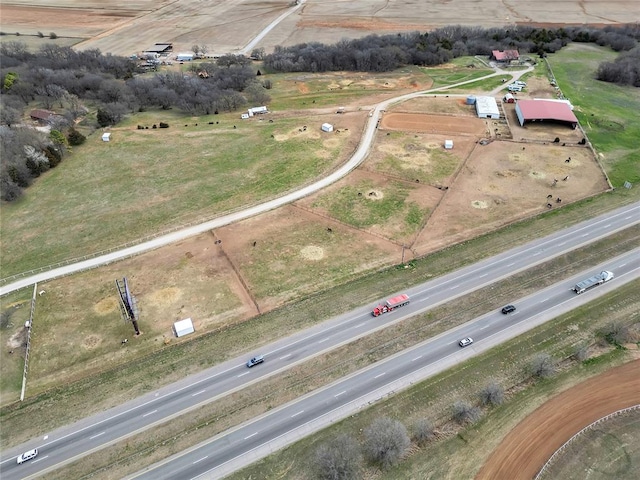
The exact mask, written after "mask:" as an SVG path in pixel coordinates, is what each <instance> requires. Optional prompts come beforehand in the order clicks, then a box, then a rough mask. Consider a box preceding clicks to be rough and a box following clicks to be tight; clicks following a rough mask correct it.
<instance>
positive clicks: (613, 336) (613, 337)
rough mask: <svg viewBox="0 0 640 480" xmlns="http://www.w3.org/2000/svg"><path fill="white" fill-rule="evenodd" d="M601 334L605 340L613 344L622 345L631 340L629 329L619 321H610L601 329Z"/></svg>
mask: <svg viewBox="0 0 640 480" xmlns="http://www.w3.org/2000/svg"><path fill="white" fill-rule="evenodd" d="M602 336H603V337H604V338H606V340H607V342H609V343H613V344H615V345H622V344H623V343H628V342H630V341H632V340H633V338H632V335H631V331H630V330H629V328H628V327H626V326H625V325H622V324H621V323H619V322H612V323H610V324H608V325H607V326H606V327H604V329H603V330H602Z"/></svg>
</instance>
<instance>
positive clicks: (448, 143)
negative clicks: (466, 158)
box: [444, 140, 453, 150]
mask: <svg viewBox="0 0 640 480" xmlns="http://www.w3.org/2000/svg"><path fill="white" fill-rule="evenodd" d="M444 148H446V149H447V150H451V149H452V148H453V140H445V141H444Z"/></svg>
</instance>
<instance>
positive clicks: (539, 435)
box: [476, 360, 640, 480]
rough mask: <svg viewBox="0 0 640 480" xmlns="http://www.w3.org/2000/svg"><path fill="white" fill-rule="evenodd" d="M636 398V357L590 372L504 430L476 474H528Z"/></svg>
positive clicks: (639, 384)
mask: <svg viewBox="0 0 640 480" xmlns="http://www.w3.org/2000/svg"><path fill="white" fill-rule="evenodd" d="M638 404H640V360H634V361H632V362H629V363H626V364H624V365H622V366H620V367H616V368H614V369H612V370H609V371H607V372H606V373H603V374H601V375H598V376H596V377H593V378H590V379H589V380H587V381H585V382H582V383H581V384H579V385H576V386H575V387H573V388H570V389H569V390H567V391H565V392H562V393H561V394H560V395H558V396H556V397H554V398H552V399H551V400H549V401H548V402H546V403H545V404H544V405H542V406H541V407H539V408H538V409H537V410H536V411H534V412H533V413H532V414H531V415H529V416H528V417H527V418H525V419H524V420H523V421H522V422H520V423H519V424H518V425H517V426H516V428H514V429H513V430H511V431H510V432H509V433H508V434H507V436H506V437H505V438H504V440H502V443H501V444H500V445H499V446H498V447H497V448H496V449H495V450H494V451H493V453H492V454H491V455H490V456H489V459H488V460H487V462H486V463H485V464H484V466H483V467H482V469H481V470H480V472H479V473H478V475H477V476H476V480H496V479H527V480H528V479H531V478H533V477H534V476H535V475H536V474H537V473H538V471H539V470H540V469H541V468H542V466H543V465H544V463H545V462H546V461H547V460H548V459H549V457H551V455H553V453H554V452H555V451H556V450H557V449H558V448H560V447H561V446H562V444H564V443H565V442H566V441H567V440H569V439H570V438H571V437H572V436H573V435H575V434H576V433H578V432H579V431H580V430H582V429H583V428H584V427H586V426H588V425H589V424H591V423H593V422H595V421H596V420H598V419H599V418H602V417H604V416H606V415H608V414H609V413H613V412H615V411H616V410H620V409H623V408H627V407H631V406H634V405H638Z"/></svg>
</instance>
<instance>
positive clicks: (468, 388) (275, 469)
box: [229, 282, 639, 480]
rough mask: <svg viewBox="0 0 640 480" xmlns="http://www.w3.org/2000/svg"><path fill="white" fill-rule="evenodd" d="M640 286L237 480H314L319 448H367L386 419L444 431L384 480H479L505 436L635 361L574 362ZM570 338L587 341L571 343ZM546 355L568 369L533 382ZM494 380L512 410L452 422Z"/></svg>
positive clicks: (612, 352) (614, 353) (631, 303)
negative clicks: (533, 368)
mask: <svg viewBox="0 0 640 480" xmlns="http://www.w3.org/2000/svg"><path fill="white" fill-rule="evenodd" d="M638 285H639V283H638V282H633V283H632V284H628V285H626V286H625V287H623V288H621V289H619V290H618V291H616V292H614V293H612V294H611V295H607V296H606V298H603V297H601V298H600V299H598V300H596V301H594V302H592V304H590V305H588V306H585V307H583V308H580V309H578V310H575V311H574V312H571V313H569V314H567V315H564V316H562V317H559V318H557V319H555V320H553V321H551V322H549V323H547V324H545V325H543V326H541V327H538V328H537V329H535V330H533V331H531V332H529V333H526V334H524V335H522V336H520V337H518V338H516V339H514V340H512V341H510V342H507V343H505V344H502V345H500V346H498V347H496V348H494V349H492V350H491V351H489V352H487V353H485V354H482V355H480V356H478V357H475V358H473V359H471V360H469V361H466V362H464V363H463V364H460V365H458V366H456V367H454V368H452V369H450V370H448V371H447V372H444V373H442V374H440V375H437V376H435V377H433V378H430V379H427V380H425V381H423V382H420V383H419V384H416V385H414V386H413V387H411V388H410V389H408V390H406V391H404V392H400V393H398V394H396V395H394V396H393V397H391V398H390V399H388V400H384V401H381V402H379V403H377V404H375V405H373V406H372V407H370V408H368V409H366V410H363V411H361V412H359V413H357V414H355V415H352V416H351V417H350V418H349V419H347V420H344V421H342V422H339V423H337V424H335V425H332V426H331V427H328V428H326V429H324V430H322V431H321V432H318V433H316V434H313V435H311V436H309V437H307V438H305V439H303V440H301V441H299V442H297V443H296V444H293V445H291V446H289V447H287V448H285V449H283V450H282V451H280V452H277V453H276V454H274V455H271V456H270V457H267V458H266V459H264V460H261V461H259V462H256V463H255V464H253V465H251V466H250V467H247V468H245V469H243V470H241V471H239V472H237V473H235V474H233V475H231V476H229V478H230V479H232V480H235V479H238V480H239V479H241V478H270V476H271V475H278V474H280V475H282V478H287V479H291V480H298V479H304V478H309V474H310V472H309V470H308V468H309V466H308V461H309V459H311V457H312V455H313V452H314V450H315V448H316V447H317V446H318V445H319V444H322V443H324V442H327V441H331V439H332V438H335V436H337V435H339V434H348V435H350V436H353V437H355V438H358V439H360V440H362V434H361V432H362V431H363V429H364V428H366V427H367V426H368V425H369V424H371V422H372V421H373V420H375V419H376V418H379V417H383V416H388V417H391V418H393V419H396V420H399V421H401V422H402V423H403V424H405V425H406V426H407V427H408V428H410V427H411V426H412V425H413V424H414V422H415V421H417V420H420V419H427V420H428V421H430V422H431V423H432V424H434V425H436V432H437V438H436V440H435V441H432V442H430V443H429V444H427V445H426V446H425V447H423V448H421V449H418V448H417V447H415V446H414V448H412V449H411V452H412V453H410V454H409V455H408V457H407V458H405V459H403V460H402V461H401V462H400V464H399V465H398V466H396V467H393V468H391V469H389V470H387V471H384V472H380V471H377V470H376V471H375V474H376V475H378V478H381V479H400V478H443V479H452V480H453V479H457V478H473V477H474V475H475V474H476V473H477V471H478V470H479V469H480V467H481V466H482V465H483V463H484V460H486V458H487V457H488V456H489V454H490V453H491V452H492V450H493V448H495V447H496V446H497V445H498V443H499V442H500V440H501V439H502V438H503V437H504V435H506V434H507V433H508V432H509V431H510V430H511V429H512V428H513V427H514V426H515V425H516V424H517V423H518V422H519V421H520V420H522V419H523V418H525V417H526V416H527V415H528V414H529V413H531V412H532V411H533V410H535V408H537V407H538V406H539V405H541V404H542V403H544V402H545V401H546V400H548V399H549V398H551V397H552V396H554V395H556V394H558V393H560V392H561V391H563V390H565V389H567V388H569V387H570V386H573V385H575V384H577V383H579V382H581V381H583V380H585V379H587V378H589V377H590V376H592V375H596V374H598V373H601V372H604V371H606V370H607V369H609V368H611V367H613V366H616V365H620V364H622V363H624V362H626V361H629V360H631V359H632V358H633V357H632V356H631V355H630V354H629V353H628V352H627V351H626V350H623V349H616V348H614V347H608V348H607V349H605V352H606V353H601V354H600V357H599V358H600V361H598V362H594V363H578V362H575V361H572V360H571V355H572V352H573V351H574V348H575V346H576V345H578V344H580V343H579V342H584V341H585V339H588V340H590V342H592V343H597V342H598V340H597V329H598V328H601V327H602V326H604V325H605V324H606V323H607V322H610V321H615V320H622V318H623V315H615V314H614V316H615V317H616V319H615V320H614V319H613V318H612V317H611V316H608V315H611V311H612V307H613V306H614V305H616V306H619V305H620V304H621V303H624V304H625V305H626V309H625V310H626V311H627V312H628V311H629V309H631V310H633V309H634V308H637V306H638V305H639V304H638V301H636V300H634V299H632V298H631V297H630V294H631V292H632V291H633V290H634V289H635V288H638ZM626 321H627V322H629V320H626ZM567 332H574V333H575V332H578V333H579V334H578V335H568V334H567ZM541 340H542V342H541ZM538 353H550V354H551V355H552V356H554V357H555V358H557V359H563V360H564V362H563V364H562V365H563V366H562V368H561V370H560V372H559V373H558V374H557V375H556V376H555V377H553V378H551V379H546V380H543V381H539V382H532V381H531V379H530V378H529V376H528V374H527V365H528V363H529V362H530V361H531V359H532V358H533V357H535V355H536V354H538ZM490 380H495V381H497V382H498V383H499V384H500V385H502V386H503V388H505V391H506V392H507V399H506V401H505V403H504V404H503V405H502V406H500V407H496V408H494V409H490V410H488V411H487V410H485V412H484V417H483V419H482V420H481V421H480V422H479V423H477V424H475V425H473V426H470V427H459V426H458V425H457V424H455V423H454V422H452V421H451V406H452V404H453V403H454V401H457V400H461V399H462V400H466V401H469V402H470V403H472V404H476V403H477V394H478V392H479V391H480V389H481V388H482V387H484V386H485V385H486V384H487V383H488V382H489V381H490ZM418 452H419V453H418ZM261 472H269V474H267V475H264V474H263V473H261ZM293 472H295V473H293ZM373 474H374V469H372V468H367V469H366V475H373Z"/></svg>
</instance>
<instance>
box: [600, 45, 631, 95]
mask: <svg viewBox="0 0 640 480" xmlns="http://www.w3.org/2000/svg"><path fill="white" fill-rule="evenodd" d="M597 78H598V80H602V81H603V82H611V83H617V84H619V85H631V86H633V87H640V47H635V48H632V49H631V50H629V51H628V52H624V53H622V54H621V55H620V56H619V57H618V58H616V59H615V60H614V61H613V62H604V63H601V64H600V66H599V67H598V75H597Z"/></svg>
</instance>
